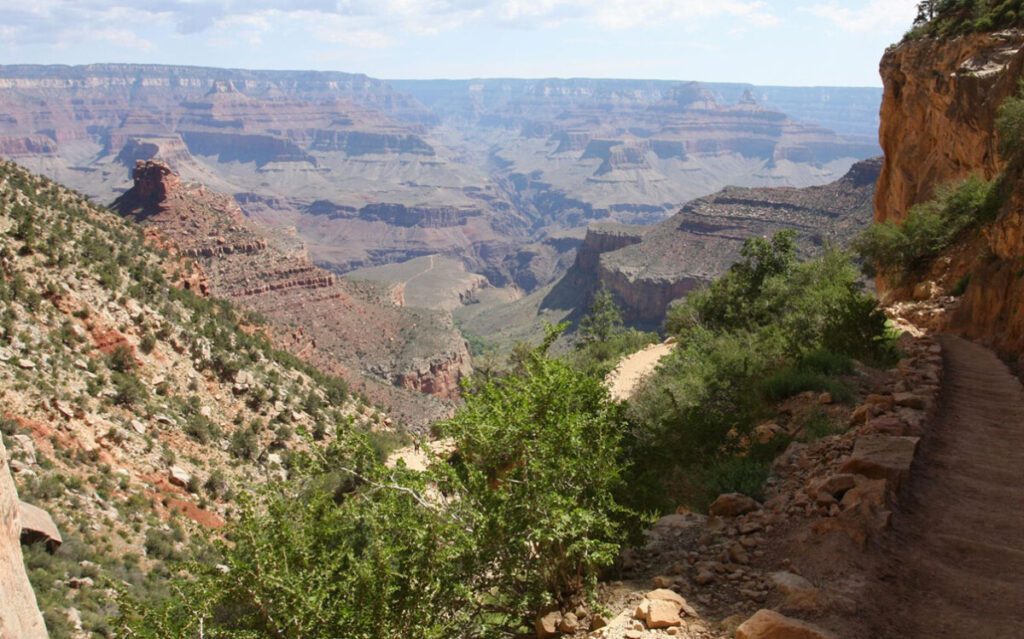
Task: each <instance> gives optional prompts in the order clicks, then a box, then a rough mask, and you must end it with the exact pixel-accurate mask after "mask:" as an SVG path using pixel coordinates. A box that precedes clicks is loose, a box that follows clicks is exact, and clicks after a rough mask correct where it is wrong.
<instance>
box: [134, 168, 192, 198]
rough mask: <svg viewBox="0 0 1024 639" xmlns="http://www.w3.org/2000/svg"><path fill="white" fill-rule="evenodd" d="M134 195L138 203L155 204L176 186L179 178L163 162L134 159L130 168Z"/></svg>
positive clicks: (179, 181) (179, 180)
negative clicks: (133, 165)
mask: <svg viewBox="0 0 1024 639" xmlns="http://www.w3.org/2000/svg"><path fill="white" fill-rule="evenodd" d="M132 182H133V183H134V185H133V189H134V190H135V193H134V196H135V198H136V199H137V201H138V202H139V203H140V204H144V205H147V206H157V205H159V203H160V202H163V201H164V200H165V199H167V195H168V193H170V192H171V191H173V190H174V189H175V188H177V186H178V184H180V183H181V179H180V178H179V177H178V175H177V174H176V173H174V171H172V170H171V167H169V166H168V165H167V164H166V163H164V162H155V161H151V160H145V161H144V160H136V162H135V168H134V169H132Z"/></svg>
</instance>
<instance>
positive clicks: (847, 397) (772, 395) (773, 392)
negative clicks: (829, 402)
mask: <svg viewBox="0 0 1024 639" xmlns="http://www.w3.org/2000/svg"><path fill="white" fill-rule="evenodd" d="M763 389H764V393H765V396H766V397H767V398H768V399H769V400H770V401H773V402H779V401H782V400H784V399H788V398H790V397H793V396H795V395H799V394H800V393H803V392H806V391H813V392H816V393H830V394H831V395H832V398H833V399H834V400H835V401H838V402H843V403H848V402H850V401H852V400H853V397H854V394H853V390H852V389H851V388H850V386H849V385H847V384H845V383H843V382H841V381H839V380H837V379H835V378H833V377H830V376H828V375H825V374H822V373H819V372H816V371H812V370H807V369H803V368H787V369H784V370H781V371H779V372H777V373H775V374H774V375H772V376H771V377H768V378H767V379H765V380H764V383H763Z"/></svg>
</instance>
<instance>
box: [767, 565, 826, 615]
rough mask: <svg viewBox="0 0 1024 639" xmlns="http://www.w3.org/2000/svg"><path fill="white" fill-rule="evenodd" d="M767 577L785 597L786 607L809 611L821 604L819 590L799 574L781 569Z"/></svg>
mask: <svg viewBox="0 0 1024 639" xmlns="http://www.w3.org/2000/svg"><path fill="white" fill-rule="evenodd" d="M768 578H769V580H770V581H771V582H772V584H773V585H774V586H775V588H776V589H777V590H778V591H779V592H780V593H781V594H782V595H783V596H784V597H785V603H784V606H785V607H786V608H791V609H794V610H807V611H810V610H817V609H818V608H819V607H820V606H821V591H819V590H818V589H817V588H815V587H814V584H812V583H811V582H809V581H807V580H806V579H804V578H803V577H801V576H800V575H795V574H793V573H791V572H784V571H783V572H775V573H772V574H771V575H770V576H769V577H768Z"/></svg>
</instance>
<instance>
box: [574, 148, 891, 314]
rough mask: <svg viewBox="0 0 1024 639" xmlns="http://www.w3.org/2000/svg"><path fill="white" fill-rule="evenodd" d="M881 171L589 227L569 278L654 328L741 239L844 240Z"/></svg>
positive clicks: (809, 249) (863, 166)
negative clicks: (641, 223)
mask: <svg viewBox="0 0 1024 639" xmlns="http://www.w3.org/2000/svg"><path fill="white" fill-rule="evenodd" d="M880 167H881V161H880V160H877V159H875V160H865V161H863V162H859V163H857V164H855V165H854V166H853V167H852V168H851V169H850V171H849V173H847V174H846V175H845V176H844V177H843V178H842V179H841V180H838V181H836V182H833V183H832V184H828V185H825V186H816V187H808V188H804V189H793V188H777V189H747V188H738V187H729V188H726V189H724V190H722V191H720V192H718V193H716V194H714V195H711V196H708V197H706V198H701V199H698V200H694V201H692V202H690V203H689V204H687V205H686V206H684V207H683V208H682V209H681V210H680V211H679V212H678V213H677V214H676V215H674V216H673V217H671V218H669V219H668V220H666V221H665V222H662V223H661V224H658V225H656V226H653V227H623V226H606V225H599V226H596V227H592V228H591V229H590V230H589V231H588V233H587V237H586V239H585V240H584V242H583V246H582V247H580V249H579V252H578V255H577V260H576V264H575V267H574V272H573V276H574V277H577V278H579V280H580V282H589V283H590V285H591V286H597V285H603V286H605V287H607V288H608V289H609V290H610V291H611V292H612V293H613V294H614V295H615V296H616V298H618V300H619V302H620V304H621V305H622V309H623V313H624V316H625V318H626V319H627V320H628V321H631V322H636V323H639V324H646V325H656V324H658V323H660V322H661V320H662V319H663V318H664V316H665V311H666V309H667V308H668V306H669V304H670V303H671V302H672V301H673V300H676V299H679V298H680V297H683V296H685V295H686V294H687V293H689V292H690V291H692V290H694V289H695V288H697V287H699V286H703V285H705V284H706V283H708V282H710V281H711V280H713V279H714V278H716V277H718V276H719V275H721V274H722V273H723V272H725V270H726V269H728V268H729V266H730V265H731V264H732V263H733V262H735V261H736V260H737V259H738V258H739V252H740V249H741V248H742V246H743V242H744V241H745V240H746V239H747V238H750V237H756V236H769V235H771V234H773V233H775V232H776V231H780V230H782V229H793V230H795V231H796V232H797V234H798V237H799V242H800V244H801V246H802V249H803V251H804V252H805V253H813V252H816V251H820V250H821V249H822V247H823V246H825V245H826V244H834V245H844V244H845V243H847V242H849V240H850V239H852V238H853V237H854V236H855V235H856V234H857V233H859V232H860V231H861V230H862V229H863V228H864V227H866V226H867V225H868V224H869V222H870V219H871V200H872V197H873V194H874V183H875V180H876V178H877V176H878V172H879V169H880Z"/></svg>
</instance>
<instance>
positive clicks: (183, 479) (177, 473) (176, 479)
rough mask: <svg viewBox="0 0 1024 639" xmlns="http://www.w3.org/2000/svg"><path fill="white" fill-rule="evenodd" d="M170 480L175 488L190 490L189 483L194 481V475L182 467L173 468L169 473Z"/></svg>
mask: <svg viewBox="0 0 1024 639" xmlns="http://www.w3.org/2000/svg"><path fill="white" fill-rule="evenodd" d="M168 479H169V480H170V482H171V483H172V484H174V485H175V486H180V487H181V488H188V485H189V482H191V481H192V475H191V474H189V472H188V471H187V470H185V469H184V468H182V467H181V466H171V469H170V471H168Z"/></svg>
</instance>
